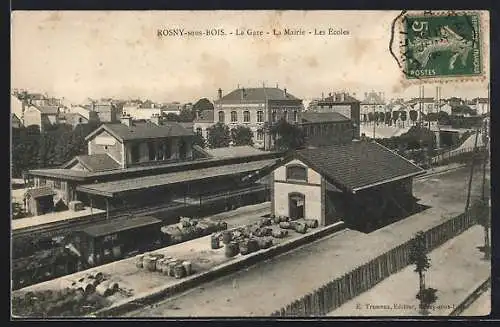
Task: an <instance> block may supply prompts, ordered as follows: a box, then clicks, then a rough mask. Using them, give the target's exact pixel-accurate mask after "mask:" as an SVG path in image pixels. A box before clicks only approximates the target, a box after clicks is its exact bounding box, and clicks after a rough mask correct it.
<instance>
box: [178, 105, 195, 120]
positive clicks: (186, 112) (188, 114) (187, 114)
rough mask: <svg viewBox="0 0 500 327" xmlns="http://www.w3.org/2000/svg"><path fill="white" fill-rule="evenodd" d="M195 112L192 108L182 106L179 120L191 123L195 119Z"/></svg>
mask: <svg viewBox="0 0 500 327" xmlns="http://www.w3.org/2000/svg"><path fill="white" fill-rule="evenodd" d="M194 118H195V114H194V112H193V110H192V109H187V108H182V109H181V112H180V113H179V121H180V122H183V123H190V122H192V121H193V120H194Z"/></svg>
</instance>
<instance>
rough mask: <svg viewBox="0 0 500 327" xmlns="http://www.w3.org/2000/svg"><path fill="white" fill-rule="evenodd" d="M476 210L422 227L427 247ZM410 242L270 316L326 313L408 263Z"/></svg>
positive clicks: (464, 224) (463, 225)
mask: <svg viewBox="0 0 500 327" xmlns="http://www.w3.org/2000/svg"><path fill="white" fill-rule="evenodd" d="M477 210H478V208H477V207H472V208H471V209H469V210H468V211H467V212H466V213H463V214H460V215H458V216H456V217H453V218H450V219H449V220H447V221H445V222H443V223H441V224H439V225H437V226H435V227H432V228H430V229H428V230H426V231H423V232H424V234H425V239H426V247H427V251H432V250H433V249H435V248H437V247H439V246H440V245H442V244H444V243H445V242H446V241H448V240H450V239H452V238H453V237H455V236H457V235H459V234H461V233H462V232H464V231H465V230H467V229H468V228H470V227H472V226H473V225H474V224H475V219H473V218H472V217H474V215H475V214H476V213H478V211H477ZM416 232H417V231H416ZM411 242H412V240H406V241H405V242H404V243H403V244H400V245H398V246H396V247H395V248H393V249H391V250H389V251H387V252H385V253H383V254H382V255H380V256H378V257H376V258H375V259H373V260H371V261H370V262H367V263H365V264H363V265H361V266H359V267H357V268H356V269H354V270H352V271H351V272H349V273H347V274H345V275H343V276H342V277H340V278H337V279H335V280H333V281H331V282H329V283H328V284H326V285H324V286H322V287H320V288H319V289H316V290H315V291H313V292H311V293H309V294H306V295H305V296H303V297H302V298H300V299H298V300H296V301H294V302H292V303H290V304H289V305H287V306H285V307H283V308H281V309H280V310H278V311H275V312H274V313H273V314H272V315H271V316H274V317H286V316H294V317H314V316H324V315H326V314H328V313H329V312H331V311H333V310H335V309H336V308H338V307H340V306H341V305H342V304H344V303H345V302H347V301H349V300H351V299H352V298H354V297H356V296H358V295H360V294H361V293H363V292H365V291H367V290H369V289H370V288H372V287H373V286H375V285H376V284H378V283H379V282H380V281H382V280H384V279H385V278H387V277H389V276H390V275H392V274H394V273H396V272H398V271H400V270H401V269H403V268H405V267H406V266H408V265H409V264H410V259H409V255H410V249H411Z"/></svg>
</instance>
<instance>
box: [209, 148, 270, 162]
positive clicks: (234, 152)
mask: <svg viewBox="0 0 500 327" xmlns="http://www.w3.org/2000/svg"><path fill="white" fill-rule="evenodd" d="M205 151H206V152H208V154H209V155H210V156H212V157H213V158H220V159H225V158H236V157H248V156H254V155H261V154H264V153H266V152H265V151H262V150H259V149H256V148H254V147H253V146H250V145H242V146H231V147H223V148H216V149H205Z"/></svg>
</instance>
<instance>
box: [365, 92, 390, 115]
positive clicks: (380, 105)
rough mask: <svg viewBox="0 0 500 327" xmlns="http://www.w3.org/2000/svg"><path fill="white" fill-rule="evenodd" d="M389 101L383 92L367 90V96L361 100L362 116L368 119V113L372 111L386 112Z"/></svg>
mask: <svg viewBox="0 0 500 327" xmlns="http://www.w3.org/2000/svg"><path fill="white" fill-rule="evenodd" d="M386 106H387V102H386V101H385V96H384V93H383V92H375V91H371V92H365V97H364V99H363V101H361V116H362V120H363V121H368V114H369V113H370V112H371V113H373V112H374V111H375V112H384V113H385V112H386V110H387V108H386Z"/></svg>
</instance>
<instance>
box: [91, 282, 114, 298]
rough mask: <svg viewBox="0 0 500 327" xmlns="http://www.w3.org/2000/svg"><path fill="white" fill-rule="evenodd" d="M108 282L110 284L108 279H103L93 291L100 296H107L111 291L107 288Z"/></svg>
mask: <svg viewBox="0 0 500 327" xmlns="http://www.w3.org/2000/svg"><path fill="white" fill-rule="evenodd" d="M109 284H110V282H109V281H104V282H102V283H100V284H99V285H97V287H96V288H95V291H96V292H97V294H99V295H101V296H109V295H111V293H112V291H111V290H110V289H109Z"/></svg>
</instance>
